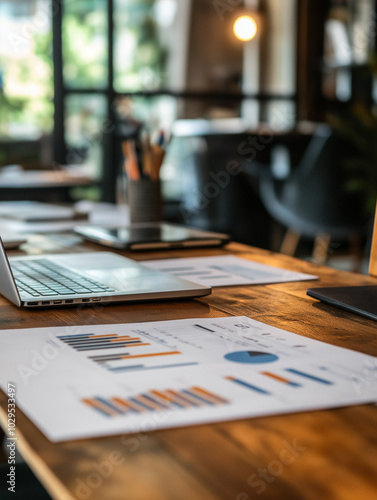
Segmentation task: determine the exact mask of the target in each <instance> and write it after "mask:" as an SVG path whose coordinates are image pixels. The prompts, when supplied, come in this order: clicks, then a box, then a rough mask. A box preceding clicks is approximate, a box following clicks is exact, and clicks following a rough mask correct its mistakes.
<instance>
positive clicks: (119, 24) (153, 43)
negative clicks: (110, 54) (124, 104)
mask: <svg viewBox="0 0 377 500" xmlns="http://www.w3.org/2000/svg"><path fill="white" fill-rule="evenodd" d="M168 3H169V5H172V6H173V9H174V6H176V4H175V1H174V0H172V1H169V0H168ZM157 4H160V5H161V3H160V2H157ZM165 4H166V0H165ZM173 14H174V12H173ZM159 19H160V18H159V17H158V14H157V10H156V2H155V1H154V0H116V1H115V16H114V22H115V53H114V67H115V81H114V84H115V89H116V90H118V91H120V92H122V91H135V90H155V89H158V88H160V87H164V86H165V84H166V82H167V78H166V76H167V75H166V71H165V69H166V68H165V62H166V55H167V49H166V47H165V46H164V42H163V40H162V37H161V25H160V24H159V21H158V20H159ZM161 19H162V16H161ZM166 22H167V20H166V19H165V23H166Z"/></svg>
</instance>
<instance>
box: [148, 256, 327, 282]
mask: <svg viewBox="0 0 377 500" xmlns="http://www.w3.org/2000/svg"><path fill="white" fill-rule="evenodd" d="M141 264H143V265H145V266H147V267H150V268H152V269H158V270H160V271H165V272H167V273H170V274H174V275H175V276H179V277H180V278H183V279H186V280H188V281H193V282H194V283H198V284H199V285H205V286H231V285H259V284H266V283H284V282H288V281H305V280H315V279H318V277H317V276H313V275H311V274H303V273H298V272H295V271H288V270H286V269H280V268H278V267H272V266H266V265H265V264H259V263H258V262H252V261H250V260H246V259H240V258H239V257H234V256H233V255H225V256H224V257H223V256H220V257H194V258H191V259H161V260H147V261H144V262H142V263H141Z"/></svg>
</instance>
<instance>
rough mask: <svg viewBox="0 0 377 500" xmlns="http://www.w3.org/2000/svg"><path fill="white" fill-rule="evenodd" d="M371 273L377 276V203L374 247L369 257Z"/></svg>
mask: <svg viewBox="0 0 377 500" xmlns="http://www.w3.org/2000/svg"><path fill="white" fill-rule="evenodd" d="M369 274H370V275H371V276H376V277H377V205H376V211H375V213H374V226H373V237H372V247H371V250H370V258H369Z"/></svg>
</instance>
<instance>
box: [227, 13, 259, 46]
mask: <svg viewBox="0 0 377 500" xmlns="http://www.w3.org/2000/svg"><path fill="white" fill-rule="evenodd" d="M257 29H258V28H257V23H256V22H255V19H254V18H253V17H251V16H240V17H238V18H237V19H236V20H235V22H234V25H233V32H234V34H235V36H236V37H237V38H238V39H239V40H242V41H243V42H248V41H249V40H252V39H253V38H254V37H255V35H256V34H257Z"/></svg>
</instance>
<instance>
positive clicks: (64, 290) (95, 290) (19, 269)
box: [0, 238, 211, 307]
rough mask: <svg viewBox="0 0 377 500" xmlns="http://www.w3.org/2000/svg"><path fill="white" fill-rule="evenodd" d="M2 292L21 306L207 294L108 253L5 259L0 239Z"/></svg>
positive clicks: (189, 284) (206, 290) (154, 298)
mask: <svg viewBox="0 0 377 500" xmlns="http://www.w3.org/2000/svg"><path fill="white" fill-rule="evenodd" d="M0 293H1V294H2V295H3V296H4V297H6V298H7V299H8V300H10V301H11V302H13V303H14V304H16V305H17V306H19V307H51V306H56V307H58V306H71V305H77V304H82V303H87V304H93V303H98V302H128V301H134V302H135V301H138V302H139V301H147V300H161V299H178V298H190V297H201V296H204V295H208V294H210V293H211V288H210V287H205V286H201V285H198V284H195V283H190V282H189V281H185V280H182V279H180V278H177V277H176V276H172V275H170V274H166V273H163V272H160V271H154V270H151V269H148V268H147V267H144V266H142V265H140V264H138V263H136V262H135V261H133V260H131V259H126V258H125V257H121V256H120V255H116V254H114V253H110V252H90V253H73V254H62V255H46V256H43V257H40V256H39V257H34V256H33V257H12V258H9V259H8V258H7V255H6V253H5V250H4V246H3V242H2V240H1V238H0Z"/></svg>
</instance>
